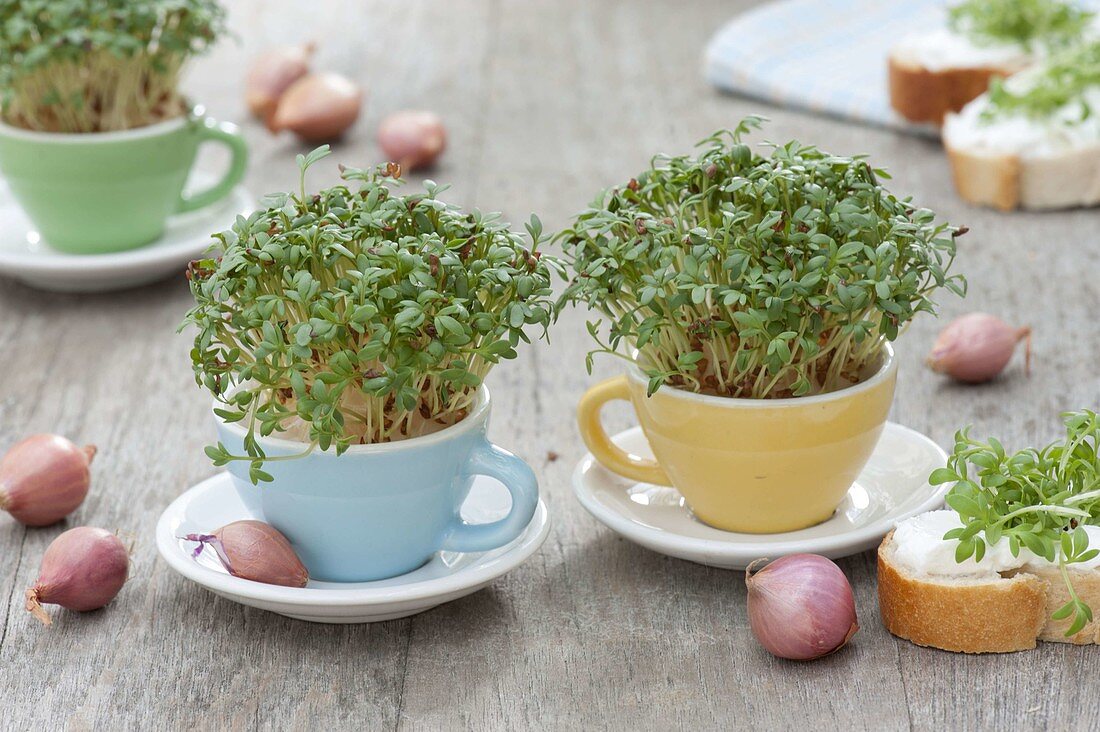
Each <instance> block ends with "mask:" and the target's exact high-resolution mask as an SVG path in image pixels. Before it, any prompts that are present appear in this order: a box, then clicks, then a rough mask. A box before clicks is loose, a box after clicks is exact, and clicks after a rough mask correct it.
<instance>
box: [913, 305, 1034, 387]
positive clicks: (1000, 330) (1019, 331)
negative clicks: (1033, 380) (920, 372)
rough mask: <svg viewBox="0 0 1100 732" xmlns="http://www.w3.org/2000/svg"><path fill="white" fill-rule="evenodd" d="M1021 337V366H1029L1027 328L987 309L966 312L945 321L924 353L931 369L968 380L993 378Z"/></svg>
mask: <svg viewBox="0 0 1100 732" xmlns="http://www.w3.org/2000/svg"><path fill="white" fill-rule="evenodd" d="M1021 340H1025V341H1026V343H1025V345H1024V370H1025V372H1028V371H1030V370H1031V328H1027V327H1023V328H1015V327H1013V326H1011V325H1009V324H1008V323H1006V322H1004V321H1003V320H1001V319H1000V318H998V317H996V316H993V315H989V314H987V313H970V314H968V315H963V316H962V317H959V318H956V319H955V320H952V321H951V322H950V323H948V325H947V327H946V328H944V329H943V331H942V332H941V333H940V335H939V337H938V338H937V339H936V343H935V345H933V346H932V352H931V353H929V354H928V359H927V361H926V362H927V364H928V366H929V367H930V368H931V369H932V370H933V371H937V372H940V373H944V374H947V375H948V376H950V377H952V378H954V379H957V380H959V381H964V382H967V383H970V384H980V383H982V382H984V381H989V380H990V379H993V378H994V377H996V376H997V375H998V374H1000V373H1001V371H1003V370H1004V367H1005V366H1006V365H1008V362H1009V360H1010V359H1011V358H1012V353H1013V352H1014V351H1015V350H1016V344H1017V343H1019V342H1020V341H1021Z"/></svg>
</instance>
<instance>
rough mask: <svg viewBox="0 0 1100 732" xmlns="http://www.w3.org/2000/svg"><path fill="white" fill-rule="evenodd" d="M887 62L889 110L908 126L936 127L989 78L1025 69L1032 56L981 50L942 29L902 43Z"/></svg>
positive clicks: (1010, 50) (1009, 50)
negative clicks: (890, 108)
mask: <svg viewBox="0 0 1100 732" xmlns="http://www.w3.org/2000/svg"><path fill="white" fill-rule="evenodd" d="M887 63H888V67H889V68H888V72H889V85H890V106H891V107H893V108H894V111H896V112H897V113H898V114H900V115H901V116H902V117H904V118H905V119H907V120H909V121H910V122H917V123H922V122H927V123H931V124H935V125H940V124H942V123H943V120H944V118H945V117H946V116H947V115H948V114H949V113H950V112H957V111H959V110H960V109H962V108H963V106H965V105H966V103H967V102H969V101H971V100H972V99H974V98H975V97H977V96H978V95H980V94H981V93H982V92H984V91H985V90H986V89H987V88H989V82H990V79H993V78H995V77H1002V76H1008V75H1009V74H1014V73H1016V72H1017V71H1021V70H1022V69H1025V68H1027V67H1028V66H1029V65H1030V64H1031V63H1032V57H1031V56H1030V55H1029V54H1027V53H1025V52H1023V51H1020V50H1016V49H1015V48H1002V49H999V50H997V51H992V52H991V51H990V50H989V49H981V48H978V47H976V46H973V45H972V44H970V43H969V42H968V41H967V40H966V39H965V38H964V37H962V36H959V35H957V34H954V33H951V32H950V31H947V30H946V29H945V30H942V31H937V32H935V33H930V34H925V35H919V36H907V37H905V38H903V39H902V40H901V41H900V42H899V43H898V44H896V45H895V46H894V47H893V48H892V49H891V50H890V55H889V59H888V62H887Z"/></svg>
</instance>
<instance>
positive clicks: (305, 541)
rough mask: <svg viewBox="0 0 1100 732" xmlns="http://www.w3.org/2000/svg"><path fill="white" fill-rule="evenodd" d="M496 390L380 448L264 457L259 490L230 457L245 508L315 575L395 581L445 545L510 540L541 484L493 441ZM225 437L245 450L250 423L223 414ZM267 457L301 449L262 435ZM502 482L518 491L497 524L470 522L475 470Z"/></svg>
mask: <svg viewBox="0 0 1100 732" xmlns="http://www.w3.org/2000/svg"><path fill="white" fill-rule="evenodd" d="M489 412H490V401H489V392H488V390H487V389H486V388H485V387H482V388H481V391H480V392H479V394H478V400H477V403H476V404H475V406H474V407H473V409H472V410H471V412H470V414H469V415H467V417H466V418H465V419H463V420H462V421H461V422H459V423H458V424H455V425H452V426H451V427H447V428H446V429H443V430H441V431H439V432H436V433H434V434H430V435H426V436H424V437H417V438H413V439H410V440H401V441H398V442H390V443H384V444H378V445H355V446H352V447H350V448H348V450H347V451H346V452H345V453H344V454H343V455H339V456H337V455H336V452H335V450H326V451H321V450H315V451H314V452H312V453H310V454H309V455H306V456H304V457H300V458H295V459H291V460H276V461H269V462H265V463H264V470H265V471H267V472H268V473H270V474H271V476H272V477H273V478H274V480H273V481H272V482H270V483H261V484H260V485H259V486H254V485H252V483H251V482H250V481H249V479H248V463H247V462H244V461H235V462H231V463H229V472H230V474H232V476H233V483H234V485H235V486H236V488H237V491H238V492H239V493H240V495H241V498H242V499H243V500H244V502H245V503H246V505H248V506H249V507H250V508H252V509H253V510H254V511H255V510H256V509H259V510H258V511H257V512H258V513H259V514H260V515H262V517H263V519H264V520H265V521H267V522H268V523H270V524H271V525H272V526H274V527H275V528H277V529H278V530H279V531H281V532H282V533H283V534H284V535H286V537H287V539H289V540H290V542H291V543H292V544H293V545H294V548H295V550H296V551H297V552H298V556H299V557H300V558H301V560H302V562H303V563H304V564H305V565H306V568H307V569H308V570H309V574H310V576H311V577H312V578H314V579H318V580H325V581H330V582H366V581H369V580H378V579H385V578H387V577H395V576H397V575H400V574H405V573H406V572H411V571H412V570H414V569H416V568H418V567H420V566H421V565H423V564H425V563H426V562H427V561H428V560H429V559H431V558H432V556H433V555H434V554H435V553H436V552H437V551H440V550H447V551H458V552H481V551H488V550H489V549H495V548H497V547H499V546H503V545H504V544H507V543H508V542H510V541H512V540H513V539H515V538H516V537H518V536H519V535H520V534H521V533H523V530H524V529H525V528H526V527H527V524H528V523H530V521H531V518H532V516H534V513H535V507H536V505H537V503H538V482H537V480H536V479H535V474H534V472H532V470H531V468H530V467H529V466H528V465H527V463H525V462H523V461H522V460H520V459H519V458H518V457H516V456H515V455H513V454H511V453H509V452H507V451H505V450H502V449H501V448H499V447H497V446H496V445H494V444H492V443H491V442H489V440H488V439H487V438H486V434H485V433H486V430H487V428H488V426H489ZM215 419H216V420H217V423H218V437H219V439H220V440H221V442H222V443H223V444H224V445H225V446H226V448H228V449H229V451H230V452H231V453H232V454H235V455H243V454H244V452H243V450H244V444H243V440H244V435H245V428H244V426H242V425H241V424H240V423H235V424H227V423H225V422H224V421H222V420H221V419H218V418H217V417H215ZM257 439H258V440H259V442H260V445H261V447H262V448H263V450H264V452H265V454H267V455H268V456H269V457H275V456H279V455H294V454H297V453H301V452H302V451H303V450H304V449H305V447H306V446H305V445H304V444H303V443H300V442H295V441H291V440H283V439H275V438H269V437H259V438H257ZM476 475H485V476H489V477H492V478H496V479H497V480H499V481H500V482H501V483H503V484H504V486H505V487H506V488H507V489H508V492H509V493H511V496H512V508H511V510H510V511H509V513H508V515H507V516H505V517H504V518H502V519H500V520H499V521H494V522H491V523H486V524H469V523H466V522H465V521H463V519H462V517H461V509H462V504H463V502H464V501H465V500H466V496H467V495H468V494H469V492H470V487H471V486H472V484H473V480H474V476H476Z"/></svg>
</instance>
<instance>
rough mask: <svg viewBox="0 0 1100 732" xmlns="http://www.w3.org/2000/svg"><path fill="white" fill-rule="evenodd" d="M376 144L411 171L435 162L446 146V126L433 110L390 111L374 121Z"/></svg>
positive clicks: (391, 158)
mask: <svg viewBox="0 0 1100 732" xmlns="http://www.w3.org/2000/svg"><path fill="white" fill-rule="evenodd" d="M378 145H379V147H381V148H382V152H384V153H385V154H386V157H387V158H388V159H389V160H392V161H394V162H395V163H397V164H399V165H400V166H401V168H402V169H403V170H408V171H413V170H416V169H417V168H426V167H428V166H430V165H432V164H433V163H435V160H436V158H438V157H439V156H440V154H442V152H443V150H444V149H445V148H446V147H447V130H446V128H444V127H443V120H441V119H440V118H439V115H437V114H436V113H434V112H424V111H418V110H412V109H408V110H404V111H401V112H394V113H393V114H391V115H387V116H386V118H385V119H383V120H382V122H381V123H380V124H379V125H378Z"/></svg>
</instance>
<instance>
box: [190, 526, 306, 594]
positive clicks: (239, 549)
mask: <svg viewBox="0 0 1100 732" xmlns="http://www.w3.org/2000/svg"><path fill="white" fill-rule="evenodd" d="M185 538H186V539H187V540H189V541H197V542H199V545H198V546H197V547H196V548H195V551H194V556H196V557H197V556H199V554H201V553H202V551H203V549H205V548H206V546H207V545H209V546H210V547H211V548H212V549H213V550H214V551H215V552H216V553H217V555H218V558H219V559H220V560H221V563H222V565H223V566H224V567H225V568H226V570H227V571H228V572H229V574H231V575H233V576H234V577H240V578H242V579H247V580H252V581H253V582H263V583H265V584H269V585H282V586H283V587H305V586H306V583H307V582H309V572H308V571H306V568H305V565H303V564H302V560H300V559H298V555H297V554H295V553H294V549H293V548H292V547H291V546H290V542H289V541H287V538H286V537H285V536H283V535H282V534H281V533H279V531H278V530H276V529H275V528H274V527H272V526H270V525H269V524H265V523H264V522H263V521H254V520H251V519H250V520H247V521H234V522H233V523H231V524H227V525H225V526H223V527H221V528H220V529H218V530H216V531H215V532H214V533H212V534H188V535H187V536H186V537H185Z"/></svg>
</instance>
